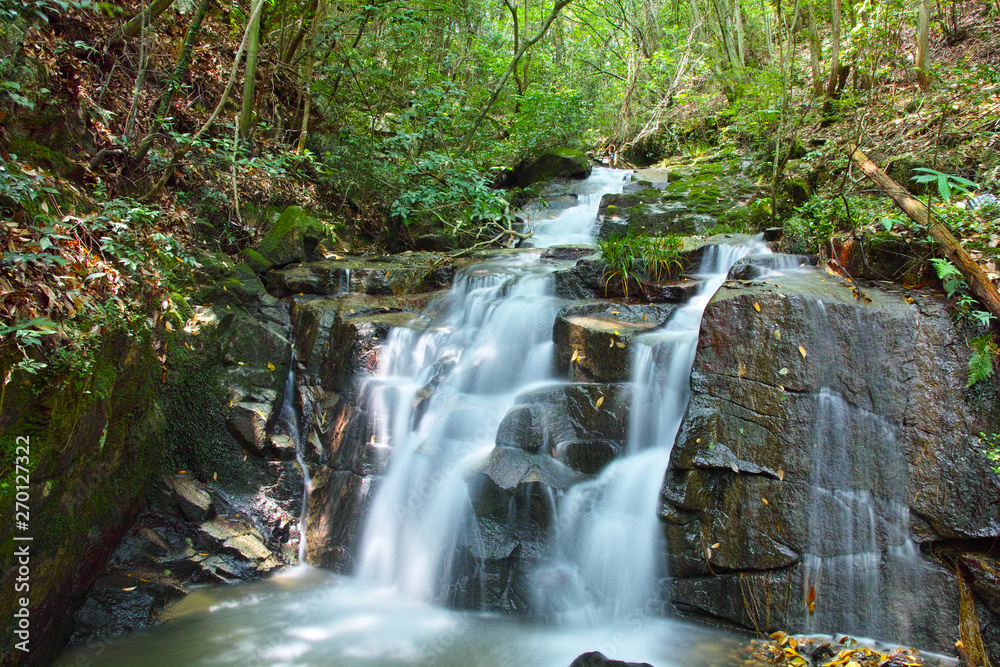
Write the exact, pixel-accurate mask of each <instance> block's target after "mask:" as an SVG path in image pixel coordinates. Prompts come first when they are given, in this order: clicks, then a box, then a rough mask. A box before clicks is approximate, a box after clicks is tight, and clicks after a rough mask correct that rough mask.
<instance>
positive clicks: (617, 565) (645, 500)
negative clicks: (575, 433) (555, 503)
mask: <svg viewBox="0 0 1000 667" xmlns="http://www.w3.org/2000/svg"><path fill="white" fill-rule="evenodd" d="M751 250H757V251H766V248H765V247H763V246H762V244H760V243H757V242H754V244H753V247H752V248H751V247H747V246H729V245H718V246H712V247H710V248H708V249H707V250H706V251H705V255H704V258H703V260H702V267H701V271H700V275H699V277H700V278H701V279H702V280H703V282H702V285H701V287H700V289H699V292H698V294H697V295H696V296H694V297H692V298H691V300H690V301H688V303H686V304H685V305H683V306H681V307H680V308H678V309H677V310H676V311H675V312H674V313H673V314H672V315H671V317H670V319H669V320H668V321H667V323H666V324H665V325H664V326H663V328H661V329H660V330H658V331H655V332H652V333H649V334H646V335H645V336H643V337H642V338H641V339H640V340H639V341H638V343H639V344H638V345H636V346H635V347H634V348H633V358H632V385H633V391H634V395H633V400H632V405H631V409H630V422H629V436H628V445H627V451H626V457H625V458H622V459H618V460H616V461H614V462H612V463H611V465H609V466H608V467H607V468H605V470H604V471H603V472H602V473H601V474H600V476H599V477H597V479H595V480H593V481H590V482H587V483H584V484H578V485H576V486H574V487H573V488H572V489H570V491H569V492H568V493H567V497H566V498H565V500H564V501H563V502H562V503H561V505H560V514H559V520H558V522H557V529H558V536H557V554H558V558H557V559H556V560H555V561H554V562H553V563H552V564H551V565H549V566H548V567H550V568H552V569H554V570H556V571H558V572H560V573H561V578H562V579H563V580H565V581H568V582H572V584H573V585H574V586H575V587H576V589H577V590H575V591H574V592H573V593H572V594H571V599H573V600H574V601H576V602H577V604H576V605H574V608H573V609H572V611H569V612H568V613H564V614H563V617H564V618H567V619H568V620H570V621H578V620H581V618H582V619H587V620H597V619H607V618H609V617H610V618H613V619H622V618H631V617H634V616H635V614H637V613H641V614H646V613H655V611H656V609H657V608H658V607H659V606H660V604H661V601H660V593H659V580H660V579H661V578H662V577H664V576H665V575H666V572H664V571H663V563H664V561H665V558H664V545H663V538H662V532H661V531H662V527H661V525H660V520H659V516H658V509H659V502H658V499H659V494H660V488H661V486H662V485H663V476H664V474H665V472H666V470H667V464H668V463H669V462H670V452H671V450H672V448H673V444H674V438H675V437H676V435H677V430H678V429H679V428H680V424H681V420H682V419H683V417H684V411H685V410H686V409H687V403H688V399H689V398H690V396H691V389H690V377H691V366H692V365H693V363H694V357H695V352H696V351H697V348H698V331H699V329H700V326H701V317H702V314H703V313H704V311H705V307H706V306H707V305H708V302H709V300H711V298H712V295H713V294H715V292H716V290H718V289H719V287H720V286H721V285H722V283H723V281H724V280H725V278H726V274H727V273H728V271H729V269H730V267H731V266H732V265H733V263H734V262H736V260H738V259H739V258H741V257H743V256H745V255H747V254H749V253H750V252H751ZM581 603H582V604H581Z"/></svg>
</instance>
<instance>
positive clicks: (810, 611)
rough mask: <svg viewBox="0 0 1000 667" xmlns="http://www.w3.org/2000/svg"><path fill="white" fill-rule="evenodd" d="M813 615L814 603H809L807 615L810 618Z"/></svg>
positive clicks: (814, 610) (814, 611)
mask: <svg viewBox="0 0 1000 667" xmlns="http://www.w3.org/2000/svg"><path fill="white" fill-rule="evenodd" d="M815 613H816V603H815V602H810V603H809V615H810V616H811V615H813V614H815Z"/></svg>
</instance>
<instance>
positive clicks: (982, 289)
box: [848, 144, 1000, 320]
mask: <svg viewBox="0 0 1000 667" xmlns="http://www.w3.org/2000/svg"><path fill="white" fill-rule="evenodd" d="M848 153H849V155H850V157H851V159H852V160H853V161H854V164H856V165H858V168H859V169H861V171H863V172H864V173H865V175H866V176H868V178H870V179H872V180H873V181H874V182H875V184H876V185H877V186H878V187H879V188H881V190H882V191H883V192H885V193H886V194H887V195H889V196H890V197H892V201H894V202H895V203H896V206H898V207H899V208H900V209H902V211H903V212H904V213H906V215H908V216H909V217H910V219H911V220H913V221H914V222H916V223H917V224H919V225H924V226H925V227H927V231H928V232H929V233H930V235H931V238H933V239H934V241H935V242H936V243H937V245H938V248H939V249H940V251H941V254H943V255H944V256H945V257H946V258H948V260H949V261H950V262H951V263H952V264H954V265H955V266H956V267H957V268H958V270H959V271H961V273H962V276H963V277H964V278H965V282H966V283H967V284H968V285H969V289H971V290H972V293H973V294H974V295H975V297H976V298H977V299H979V302H980V303H982V304H983V306H985V307H986V310H988V311H989V312H990V313H992V314H993V315H994V316H995V317H996V318H997V319H998V320H1000V293H998V292H997V290H996V288H995V287H994V286H993V283H991V282H990V279H989V278H987V277H986V272H985V271H983V270H982V268H980V266H979V265H978V264H976V261H975V260H974V259H972V257H970V256H969V253H967V252H966V251H965V248H963V247H962V246H961V245H959V243H958V240H957V239H956V238H955V237H954V235H952V233H951V232H950V231H948V229H947V228H946V227H944V226H943V225H942V224H941V223H939V222H938V221H937V220H935V219H934V218H933V216H932V215H931V214H930V211H928V210H927V207H926V206H924V204H923V203H922V202H921V201H920V200H919V199H917V198H915V197H913V196H911V195H910V193H909V192H907V191H906V190H904V189H903V187H902V186H900V185H899V183H897V182H896V181H894V180H892V179H891V178H889V176H888V175H886V173H885V172H884V171H882V170H881V169H879V168H878V167H877V166H876V165H875V163H874V162H872V161H871V160H869V159H868V156H866V155H865V154H864V153H862V152H861V149H860V148H858V147H857V146H855V145H853V144H851V145H849V146H848Z"/></svg>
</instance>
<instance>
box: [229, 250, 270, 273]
mask: <svg viewBox="0 0 1000 667" xmlns="http://www.w3.org/2000/svg"><path fill="white" fill-rule="evenodd" d="M237 258H238V259H239V260H240V261H241V262H243V263H244V264H246V265H247V266H249V267H250V268H251V269H252V270H253V271H254V272H255V273H265V272H266V271H267V270H268V269H270V268H271V262H269V261H267V260H266V259H264V256H263V255H261V254H260V253H259V252H257V251H256V250H254V249H253V248H247V249H246V250H244V251H242V252H241V253H240V254H239V255H237Z"/></svg>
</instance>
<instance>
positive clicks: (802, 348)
mask: <svg viewBox="0 0 1000 667" xmlns="http://www.w3.org/2000/svg"><path fill="white" fill-rule="evenodd" d="M799 354H801V355H802V358H803V359H805V358H806V348H804V347H802V346H801V345H799Z"/></svg>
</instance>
